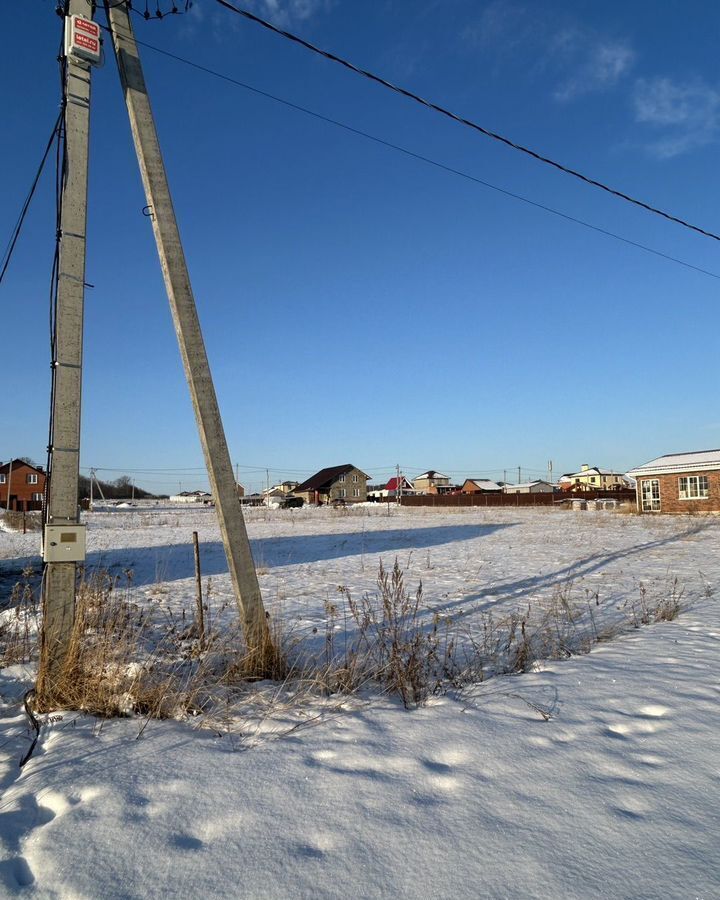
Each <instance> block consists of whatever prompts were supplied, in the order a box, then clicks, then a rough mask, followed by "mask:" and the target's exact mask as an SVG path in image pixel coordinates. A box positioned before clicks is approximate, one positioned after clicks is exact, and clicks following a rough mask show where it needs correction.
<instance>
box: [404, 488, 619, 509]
mask: <svg viewBox="0 0 720 900" xmlns="http://www.w3.org/2000/svg"><path fill="white" fill-rule="evenodd" d="M572 500H620V501H624V502H626V503H627V502H631V503H634V502H635V491H632V490H630V491H582V492H577V493H573V492H569V491H568V492H562V493H555V494H550V493H544V494H486V493H482V494H417V495H416V496H414V497H401V498H400V503H401V505H402V506H444V507H465V506H558V505H560V504H563V503H564V504H568V503H570V502H571V501H572ZM389 502H390V503H395V498H390V500H389Z"/></svg>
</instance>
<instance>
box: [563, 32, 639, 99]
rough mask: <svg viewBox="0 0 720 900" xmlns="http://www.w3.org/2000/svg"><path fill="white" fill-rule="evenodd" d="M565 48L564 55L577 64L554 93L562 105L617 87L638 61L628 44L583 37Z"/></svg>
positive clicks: (566, 43) (566, 44) (567, 44)
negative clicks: (577, 98)
mask: <svg viewBox="0 0 720 900" xmlns="http://www.w3.org/2000/svg"><path fill="white" fill-rule="evenodd" d="M565 47H566V50H565V53H566V54H567V53H569V54H572V56H573V57H574V59H575V60H576V61H577V62H576V63H575V66H574V71H573V72H572V73H571V74H570V75H569V76H568V77H567V78H566V79H565V80H564V81H563V83H561V84H560V86H559V87H558V88H557V90H556V91H555V94H554V96H555V99H556V100H561V101H563V102H565V101H568V100H574V99H575V98H576V97H580V96H582V95H583V94H591V93H597V92H599V91H606V90H609V89H610V88H613V87H615V85H616V84H618V82H619V81H620V80H621V79H622V78H623V77H624V76H625V75H627V73H628V72H629V71H630V69H631V68H632V65H633V63H634V62H635V53H634V51H633V50H632V48H631V47H630V46H629V45H628V44H627V43H626V42H625V41H610V40H600V39H597V38H594V37H588V36H580V38H579V40H578V41H577V42H576V43H574V44H572V45H571V44H569V43H568V42H567V39H565Z"/></svg>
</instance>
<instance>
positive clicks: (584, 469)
mask: <svg viewBox="0 0 720 900" xmlns="http://www.w3.org/2000/svg"><path fill="white" fill-rule="evenodd" d="M589 468H590V466H589V465H588V464H587V463H583V464H582V465H581V466H580V471H581V472H587V470H588V469H589Z"/></svg>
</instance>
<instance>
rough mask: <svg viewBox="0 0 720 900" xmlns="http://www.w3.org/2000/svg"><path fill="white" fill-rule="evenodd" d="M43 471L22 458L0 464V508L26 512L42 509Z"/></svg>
mask: <svg viewBox="0 0 720 900" xmlns="http://www.w3.org/2000/svg"><path fill="white" fill-rule="evenodd" d="M45 478H46V476H45V472H44V471H43V470H42V469H40V468H39V467H38V466H34V465H33V464H32V463H29V462H26V461H25V460H23V459H11V460H10V461H9V462H6V463H3V464H2V465H0V508H1V509H14V510H17V511H18V512H27V511H29V510H33V509H42V506H43V497H44V496H45Z"/></svg>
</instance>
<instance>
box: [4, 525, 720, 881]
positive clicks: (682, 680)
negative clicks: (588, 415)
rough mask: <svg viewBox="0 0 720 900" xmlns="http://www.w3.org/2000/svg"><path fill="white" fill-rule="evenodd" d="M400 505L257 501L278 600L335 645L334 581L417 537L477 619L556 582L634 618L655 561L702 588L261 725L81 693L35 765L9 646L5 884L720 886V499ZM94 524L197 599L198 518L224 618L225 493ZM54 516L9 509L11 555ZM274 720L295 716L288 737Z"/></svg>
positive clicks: (541, 597) (427, 568) (431, 604)
mask: <svg viewBox="0 0 720 900" xmlns="http://www.w3.org/2000/svg"><path fill="white" fill-rule="evenodd" d="M288 513H291V516H288ZM297 513H301V514H302V515H297ZM391 513H392V514H391V515H390V516H387V515H383V514H378V512H377V511H375V510H373V509H370V510H369V511H368V513H367V514H365V512H364V511H352V513H350V514H343V513H339V514H337V515H336V514H335V512H331V511H327V510H320V511H314V510H307V511H306V510H300V511H277V512H273V511H265V510H258V511H251V515H250V516H248V521H249V532H250V536H251V539H252V541H253V549H254V553H255V558H256V560H257V561H258V563H259V566H260V571H261V572H263V573H264V574H261V576H260V580H261V586H262V588H263V594H264V597H265V600H266V603H267V605H268V608H269V609H270V611H271V613H272V615H273V616H277V615H280V614H282V615H283V616H284V617H286V619H287V620H288V622H290V623H292V625H293V628H294V629H296V630H297V632H298V634H301V635H303V636H306V637H305V639H306V640H307V641H308V642H310V643H311V644H312V642H313V641H315V642H316V645H317V648H318V650H320V648H321V645H322V642H323V640H324V637H323V635H322V633H321V632H320V631H319V633H318V635H313V632H312V629H313V628H314V627H317V628H318V629H321V628H322V627H323V623H324V622H325V612H324V604H325V600H326V599H327V598H331V599H332V600H333V601H336V600H337V599H338V594H337V587H338V586H339V585H342V586H344V587H346V588H347V589H348V590H350V591H351V592H353V594H355V595H356V596H359V595H361V594H362V593H363V592H372V591H373V590H375V589H376V585H375V580H376V574H377V567H378V565H379V562H380V561H381V560H382V562H383V564H384V565H385V566H386V567H387V568H390V567H392V564H393V563H394V561H395V559H396V558H397V560H398V563H399V565H400V566H401V567H402V569H403V572H404V575H405V578H406V583H407V585H408V586H409V588H410V589H414V588H415V586H416V583H417V582H418V581H419V580H422V582H423V599H424V602H425V603H426V605H427V607H428V610H431V611H432V610H435V611H440V612H441V613H442V614H444V615H445V614H447V615H452V616H454V617H456V618H458V619H461V620H462V621H463V622H465V623H468V628H473V627H475V628H477V629H480V628H481V627H482V617H483V616H487V615H488V614H489V613H490V612H492V613H493V615H494V616H497V617H500V616H506V615H509V614H510V613H512V612H513V611H514V610H516V609H524V608H525V607H526V606H527V605H528V603H529V604H531V605H532V607H533V608H537V609H547V608H548V607H549V606H552V598H553V596H554V595H555V596H557V592H558V591H560V592H564V595H565V596H566V597H569V598H570V599H571V600H572V599H573V598H574V599H576V600H577V602H578V605H581V604H582V603H584V602H585V600H586V597H587V596H588V595H589V596H590V597H591V598H592V597H595V596H596V595H598V594H599V598H600V603H599V605H596V606H595V607H594V609H595V610H596V611H597V612H596V613H595V614H596V615H597V616H598V623H600V620H602V623H608V624H612V623H613V622H619V621H621V620H622V621H623V622H625V623H627V622H628V612H629V611H631V607H629V606H628V604H631V603H632V602H633V601H634V602H636V603H637V602H639V601H638V598H639V597H640V596H641V592H640V584H641V583H642V585H643V590H644V591H645V596H646V597H647V596H652V597H653V598H657V599H658V600H659V599H662V597H664V596H667V594H668V592H671V591H673V590H675V591H676V592H677V593H678V595H680V594H681V596H680V602H681V604H682V605H683V611H682V612H681V614H680V616H679V617H678V619H676V620H675V621H672V622H662V623H660V624H656V625H653V626H652V627H648V628H637V629H633V628H632V627H631V628H630V630H629V631H627V632H626V633H624V634H621V635H619V636H618V637H616V638H615V639H614V640H612V641H608V642H603V643H600V644H596V645H595V646H594V647H593V649H592V651H591V652H590V653H589V654H586V655H580V656H573V657H572V658H570V659H558V660H551V661H546V662H543V663H536V665H535V666H534V670H533V671H532V672H529V673H527V674H524V675H513V676H503V677H497V678H493V679H490V680H488V681H486V682H484V683H482V684H478V685H474V686H468V687H465V688H464V689H463V690H458V691H453V690H451V691H450V692H449V693H447V694H445V695H443V696H438V697H433V698H431V699H430V700H429V702H428V703H427V704H426V705H424V706H422V707H419V708H416V709H413V710H411V711H406V710H403V709H402V706H401V705H400V704H399V702H398V701H397V700H394V699H393V698H389V697H384V696H382V695H379V694H375V695H372V694H367V693H366V694H363V696H362V697H361V698H356V699H354V700H353V701H352V702H351V703H350V704H348V706H347V707H346V708H344V709H343V706H342V704H339V703H337V702H336V701H327V702H326V703H325V706H324V710H325V714H324V715H320V716H319V718H317V719H314V720H313V719H312V718H309V719H307V720H306V721H305V723H304V724H305V727H303V728H297V729H296V730H294V731H291V730H290V729H291V728H292V724H293V723H295V724H297V722H298V720H297V718H296V716H294V715H290V716H289V718H288V719H287V722H286V723H285V724H287V727H284V725H283V724H282V723H281V724H280V726H279V729H278V726H277V723H276V724H275V726H273V725H272V723H266V724H267V726H268V727H267V730H264V729H259V730H257V731H256V732H255V733H254V740H252V741H249V742H246V741H243V740H242V739H241V738H240V737H239V736H238V735H237V734H234V733H233V732H232V731H231V730H229V731H228V732H227V733H222V732H217V731H215V732H214V731H212V730H209V729H208V730H202V729H201V730H194V729H192V728H191V727H189V726H188V725H187V724H184V723H178V722H150V723H148V724H147V726H146V727H145V728H144V730H143V731H142V736H141V737H140V739H137V738H138V733H139V731H140V729H141V727H142V724H141V723H140V722H139V721H138V720H137V719H126V720H111V721H105V722H102V721H100V720H96V719H94V718H92V717H88V716H82V715H78V714H76V713H71V712H63V713H61V715H62V720H60V721H53V722H48V723H47V724H46V725H44V727H43V729H42V735H41V740H40V742H39V745H38V749H37V751H36V753H35V755H34V756H33V758H32V759H31V760H30V762H29V763H28V764H27V765H26V767H25V768H24V770H23V771H22V773H21V774H18V771H17V768H16V766H17V758H18V756H19V752H20V751H22V750H23V749H24V748H25V747H26V746H27V743H26V740H25V737H24V734H23V729H24V717H23V716H22V715H21V712H20V707H19V703H18V699H19V697H20V696H21V695H22V692H23V690H24V688H25V687H26V686H28V685H29V683H30V680H31V676H32V671H31V670H29V669H28V668H27V667H24V666H14V667H11V668H8V669H5V670H4V671H3V672H2V673H0V697H1V698H2V707H0V728H1V729H2V732H3V737H2V739H0V743H4V746H3V748H2V752H3V753H6V754H7V756H6V758H5V760H4V762H3V763H2V765H1V766H0V784H2V787H3V788H4V790H3V799H2V801H0V890H2V891H4V892H5V893H6V894H7V895H14V894H16V893H20V894H21V895H27V896H37V897H62V898H66V897H67V898H70V897H73V898H76V897H77V898H85V897H87V898H90V897H98V896H102V897H107V898H116V897H117V898H121V897H122V898H126V897H132V898H135V897H138V898H140V897H148V896H182V897H185V896H187V897H195V896H228V895H230V896H237V897H248V898H256V897H273V898H276V897H303V898H304V897H307V898H310V897H313V898H315V897H321V898H325V897H327V898H331V897H340V896H347V895H353V896H362V897H372V898H374V897H408V898H410V897H418V896H424V897H437V898H441V897H443V898H444V897H478V896H488V897H538V898H540V897H557V896H567V897H592V898H594V897H633V898H637V897H647V898H650V897H704V898H710V897H715V896H720V851H719V850H718V848H720V816H719V815H718V812H717V808H716V807H717V805H716V800H715V798H716V795H717V789H718V786H719V782H720V775H719V773H720V732H719V731H718V729H717V727H716V720H717V708H718V700H719V699H720V674H719V673H720V667H719V666H718V662H720V660H719V658H718V657H719V655H720V643H719V639H720V608H719V605H718V601H717V600H715V598H714V597H713V596H712V594H713V587H714V585H716V584H717V580H718V565H719V564H720V563H718V561H717V557H716V549H715V548H716V546H717V538H718V534H719V531H718V528H719V526H718V524H717V523H716V522H714V521H708V520H698V519H672V518H668V517H658V518H651V517H643V518H638V517H634V516H615V515H613V514H610V513H587V512H583V513H561V512H553V511H542V512H536V511H532V510H520V511H513V510H488V511H484V510H483V511H481V512H476V511H468V512H465V511H463V512H462V513H445V512H442V513H437V512H435V511H431V510H428V511H427V512H426V511H422V514H418V511H412V513H410V512H408V511H404V512H402V511H400V512H399V511H396V510H391ZM142 517H145V523H144V524H143V518H142ZM161 517H166V518H165V519H164V521H163V524H160V523H159V522H158V520H159V519H161ZM88 525H89V529H90V533H89V541H88V543H89V549H90V553H91V559H92V561H93V562H95V563H97V564H99V565H104V566H111V567H114V571H117V572H118V573H120V574H122V571H123V570H124V569H132V571H133V581H132V591H133V592H134V594H135V597H136V599H137V600H138V602H144V603H146V604H148V605H150V604H155V605H156V606H167V607H169V608H172V609H173V610H174V611H175V613H176V614H179V613H180V611H181V610H182V609H183V608H185V609H187V610H188V611H190V610H191V609H192V605H193V602H194V600H193V596H194V593H193V592H194V579H193V576H192V548H191V546H190V544H189V538H190V535H191V532H192V531H193V530H198V531H199V532H200V537H201V542H202V553H203V565H204V567H205V575H204V578H203V581H204V583H206V582H207V578H210V579H211V592H210V604H211V606H212V608H213V611H214V613H215V617H216V618H215V621H216V623H217V624H218V626H220V625H222V624H225V623H227V624H228V625H229V623H230V622H231V621H232V620H233V619H234V616H235V612H234V608H233V601H232V597H231V595H230V589H229V583H228V579H227V576H226V575H225V574H224V569H223V560H222V549H221V547H220V546H219V541H218V535H217V529H216V526H215V525H214V523H213V518H212V512H211V511H207V510H188V511H183V512H182V513H178V514H176V513H175V512H166V511H157V512H152V511H151V512H145V511H142V510H139V511H133V512H131V513H123V514H122V518H120V514H115V513H112V514H102V513H97V514H93V515H91V516H90V517H89V518H88ZM36 541H37V536H25V537H23V536H22V535H8V534H3V535H0V559H2V560H3V561H2V563H0V569H1V568H8V567H10V568H12V567H18V566H22V565H24V564H25V563H26V562H27V557H28V556H29V555H30V554H31V553H32V552H33V551H34V548H35V542H36ZM158 574H162V576H163V579H162V580H161V581H158V578H157V576H158ZM676 579H677V580H676ZM586 592H588V593H587V594H586ZM623 604H625V606H624V607H623ZM618 607H620V608H618ZM8 614H9V611H7V612H6V613H3V614H2V615H3V616H7V615H8ZM588 624H590V625H591V623H588ZM342 628H343V633H344V628H345V625H344V624H343V626H342ZM318 702H319V701H318ZM318 708H320V707H318ZM280 718H282V710H281V714H280ZM314 722H316V723H317V725H314V724H313V723H314ZM274 734H283V735H284V736H283V738H282V739H281V740H269V738H270V737H271V736H272V735H274ZM248 747H250V748H254V749H251V750H249V752H238V751H239V750H240V749H246V748H248Z"/></svg>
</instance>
